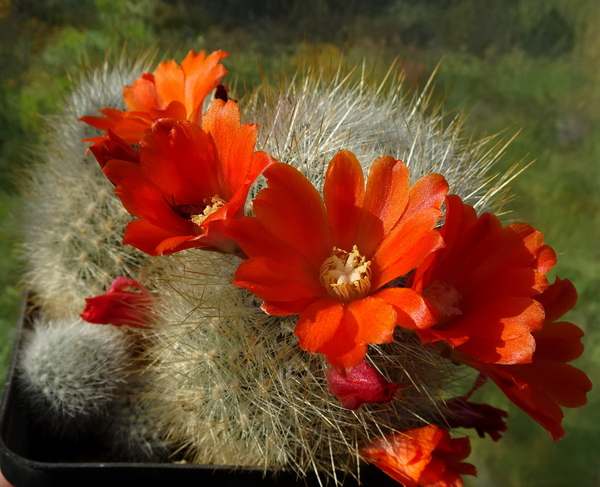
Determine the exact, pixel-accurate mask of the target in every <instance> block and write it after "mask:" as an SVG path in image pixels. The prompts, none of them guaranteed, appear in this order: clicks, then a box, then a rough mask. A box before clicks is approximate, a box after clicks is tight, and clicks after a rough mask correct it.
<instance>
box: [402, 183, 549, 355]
mask: <svg viewBox="0 0 600 487" xmlns="http://www.w3.org/2000/svg"><path fill="white" fill-rule="evenodd" d="M441 233H442V236H443V238H444V241H445V242H446V247H445V248H444V249H442V250H440V251H439V252H437V253H436V254H435V255H432V256H430V257H429V258H428V260H427V261H426V262H425V263H424V264H423V265H422V266H421V267H419V268H418V269H417V271H416V272H415V275H414V276H413V278H412V283H411V285H412V288H413V289H414V290H415V291H417V292H419V293H422V294H423V297H424V298H425V299H426V301H427V303H428V304H429V306H430V308H431V310H432V312H433V313H434V314H435V315H436V316H437V317H438V323H437V324H436V325H435V326H433V327H431V328H429V329H427V330H417V333H418V334H419V336H420V337H421V340H422V341H423V342H430V341H438V340H443V341H445V342H446V343H448V344H449V345H450V346H451V347H453V348H456V349H458V350H461V351H463V352H464V353H466V354H468V355H470V356H471V357H474V358H475V359H477V360H481V361H482V362H488V363H501V364H518V363H527V362H531V357H532V355H533V351H534V350H535V340H534V338H533V336H532V334H531V333H532V332H533V331H536V330H539V329H540V328H541V327H542V323H543V321H544V308H543V306H542V305H541V304H540V303H539V302H538V301H536V300H535V299H534V298H535V296H536V295H538V294H539V293H540V292H542V291H543V290H544V289H546V287H547V286H548V282H547V279H546V273H547V272H548V271H549V270H550V269H551V268H552V266H553V265H554V264H555V262H556V257H555V254H554V251H553V250H552V249H551V248H550V247H548V246H545V245H543V235H542V234H541V233H540V232H538V231H537V230H535V229H534V228H532V227H531V226H529V225H526V224H519V223H514V224H512V225H509V226H507V227H505V228H502V225H501V223H500V221H499V220H498V218H497V217H496V216H494V215H492V214H490V213H485V214H483V215H481V216H480V217H477V215H476V213H475V210H474V209H473V207H471V206H469V205H465V204H463V202H462V201H461V199H460V198H459V197H458V196H456V195H450V196H448V198H447V199H446V222H445V224H444V226H443V227H442V229H441Z"/></svg>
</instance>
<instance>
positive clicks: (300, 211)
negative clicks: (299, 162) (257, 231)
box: [254, 163, 333, 268]
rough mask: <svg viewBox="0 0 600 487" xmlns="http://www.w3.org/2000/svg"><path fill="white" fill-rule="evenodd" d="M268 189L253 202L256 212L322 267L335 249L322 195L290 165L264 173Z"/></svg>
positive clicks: (273, 231) (279, 165)
mask: <svg viewBox="0 0 600 487" xmlns="http://www.w3.org/2000/svg"><path fill="white" fill-rule="evenodd" d="M264 175H265V176H266V178H267V183H268V187H267V188H266V189H263V190H262V191H261V192H260V193H259V194H258V196H257V197H256V199H255V200H254V212H255V214H256V216H257V218H258V219H259V220H260V222H261V223H262V224H263V225H264V226H265V227H266V228H267V230H268V231H269V232H270V233H271V234H273V235H274V236H276V237H277V238H278V239H280V240H281V241H282V242H284V243H285V245H287V246H290V247H292V248H293V249H296V250H297V251H298V252H300V253H301V254H302V255H303V256H304V258H305V259H306V260H307V261H308V263H309V264H310V265H311V266H313V267H315V268H320V266H321V265H322V264H323V262H324V261H325V259H327V258H328V257H329V256H330V254H331V250H332V248H333V244H332V241H331V236H330V234H329V228H328V224H327V214H326V212H325V207H324V205H323V201H322V199H321V196H320V195H319V193H318V191H317V190H316V189H315V187H314V186H313V185H312V184H311V183H310V181H309V180H308V179H306V177H304V176H303V175H302V174H300V172H299V171H298V170H297V169H295V168H294V167H292V166H290V165H289V164H283V163H277V164H273V165H272V166H270V167H269V168H267V169H266V170H265V172H264Z"/></svg>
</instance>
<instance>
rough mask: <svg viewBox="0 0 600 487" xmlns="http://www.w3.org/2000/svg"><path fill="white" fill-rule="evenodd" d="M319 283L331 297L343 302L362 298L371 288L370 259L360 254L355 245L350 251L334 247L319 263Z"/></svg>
mask: <svg viewBox="0 0 600 487" xmlns="http://www.w3.org/2000/svg"><path fill="white" fill-rule="evenodd" d="M321 284H323V286H325V288H326V289H327V292H328V293H329V295H330V296H331V297H333V298H336V299H340V300H342V301H345V302H347V301H352V300H353V299H358V298H362V297H364V296H366V295H367V294H368V292H369V291H370V290H371V261H367V260H366V258H365V257H363V256H362V255H360V253H359V252H358V248H357V246H356V245H354V246H353V247H352V252H346V251H345V250H342V249H338V248H336V247H334V248H333V251H332V252H331V257H329V258H328V259H326V260H325V262H323V265H321Z"/></svg>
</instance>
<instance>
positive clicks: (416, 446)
mask: <svg viewBox="0 0 600 487" xmlns="http://www.w3.org/2000/svg"><path fill="white" fill-rule="evenodd" d="M469 453H471V445H470V443H469V438H466V437H465V438H455V439H452V438H450V435H449V434H448V432H447V431H446V430H442V429H440V428H438V427H437V426H435V425H429V426H423V427H422V428H414V429H410V430H406V431H400V432H398V433H395V434H394V435H391V436H387V437H384V438H381V439H378V440H375V441H373V442H372V443H370V444H369V445H367V446H365V447H363V448H361V449H360V454H361V455H362V456H363V458H364V459H365V460H366V461H368V462H370V463H372V464H373V465H375V466H376V467H379V468H380V469H381V470H383V471H384V472H385V473H386V474H388V475H389V476H390V477H392V478H393V479H394V480H397V481H398V482H400V483H401V484H403V485H404V486H405V487H462V485H463V481H462V478H461V476H460V475H461V474H462V475H476V474H477V473H476V471H475V467H474V466H473V465H471V464H470V463H464V462H462V460H464V459H465V458H467V457H468V456H469Z"/></svg>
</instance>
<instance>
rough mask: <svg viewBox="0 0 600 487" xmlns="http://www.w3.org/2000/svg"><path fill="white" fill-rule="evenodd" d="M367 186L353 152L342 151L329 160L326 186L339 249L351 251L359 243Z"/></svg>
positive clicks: (326, 201)
mask: <svg viewBox="0 0 600 487" xmlns="http://www.w3.org/2000/svg"><path fill="white" fill-rule="evenodd" d="M364 186H365V181H364V176H363V170H362V166H361V165H360V163H359V162H358V160H357V159H356V157H355V156H354V154H352V153H351V152H349V151H339V152H338V153H337V154H336V155H335V156H334V158H333V159H332V160H331V162H330V163H329V167H328V168H327V174H326V177H325V185H324V187H323V197H324V200H325V206H326V207H327V217H328V221H329V228H330V229H331V237H332V239H333V244H334V245H335V246H336V247H337V248H340V249H343V250H346V251H350V250H352V246H353V245H355V244H356V231H357V229H358V223H359V219H360V217H361V214H362V210H361V206H362V202H363V197H364V192H365V189H364ZM361 251H362V249H361Z"/></svg>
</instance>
